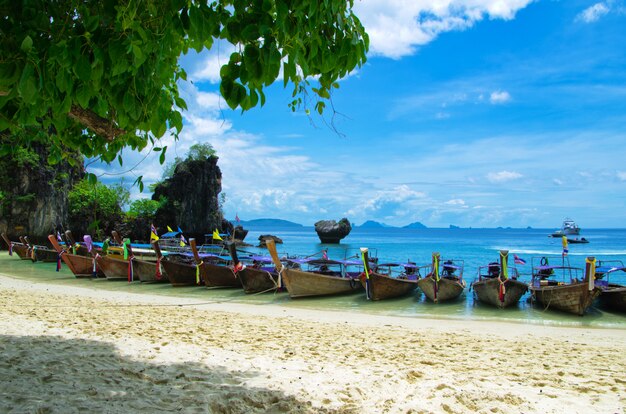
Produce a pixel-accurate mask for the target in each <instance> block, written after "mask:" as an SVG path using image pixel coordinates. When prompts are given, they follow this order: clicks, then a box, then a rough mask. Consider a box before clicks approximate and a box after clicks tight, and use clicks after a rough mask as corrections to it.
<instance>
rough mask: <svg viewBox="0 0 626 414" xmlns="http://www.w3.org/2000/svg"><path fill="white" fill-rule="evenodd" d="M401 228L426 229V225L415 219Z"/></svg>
mask: <svg viewBox="0 0 626 414" xmlns="http://www.w3.org/2000/svg"><path fill="white" fill-rule="evenodd" d="M402 228H403V229H427V228H428V227H426V226H424V225H423V224H422V223H420V222H419V221H416V222H414V223H411V224H407V225H406V226H404V227H402Z"/></svg>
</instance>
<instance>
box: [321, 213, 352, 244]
mask: <svg viewBox="0 0 626 414" xmlns="http://www.w3.org/2000/svg"><path fill="white" fill-rule="evenodd" d="M351 230H352V226H351V225H350V221H348V219H347V218H345V217H344V218H342V219H341V220H339V222H336V221H335V220H320V221H318V222H317V223H315V231H316V232H317V236H318V237H319V238H320V241H321V242H322V243H335V244H336V243H339V241H340V240H341V239H343V238H344V237H346V236H347V235H348V234H350V231H351Z"/></svg>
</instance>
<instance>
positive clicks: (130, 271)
mask: <svg viewBox="0 0 626 414" xmlns="http://www.w3.org/2000/svg"><path fill="white" fill-rule="evenodd" d="M124 245H126V244H124ZM134 258H135V256H130V257H129V258H128V283H130V282H132V281H133V276H134V275H133V259H134Z"/></svg>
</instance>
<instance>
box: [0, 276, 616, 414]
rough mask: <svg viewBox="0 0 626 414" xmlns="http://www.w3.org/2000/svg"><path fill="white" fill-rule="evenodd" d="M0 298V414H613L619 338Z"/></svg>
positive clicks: (277, 310)
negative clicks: (88, 413) (2, 382)
mask: <svg viewBox="0 0 626 414" xmlns="http://www.w3.org/2000/svg"><path fill="white" fill-rule="evenodd" d="M0 297H2V306H0V312H1V313H2V318H1V321H2V322H0V327H1V329H2V332H4V333H3V334H2V353H3V356H4V358H3V360H4V361H5V362H4V363H2V364H0V374H2V376H3V378H7V379H8V381H7V382H6V383H7V384H8V387H6V389H5V390H3V391H2V393H1V395H2V397H1V398H0V409H1V410H2V411H11V410H14V411H36V410H38V409H47V410H49V412H68V411H69V412H71V411H82V410H84V409H91V410H95V411H102V410H103V409H105V408H107V409H109V410H110V411H111V412H121V411H125V410H126V411H128V410H130V411H132V412H147V411H154V410H155V407H160V409H161V410H162V411H169V410H172V411H183V412H224V413H227V412H237V413H239V412H241V413H244V412H348V413H352V412H354V413H357V412H372V413H374V412H390V413H396V412H397V413H401V412H402V413H407V412H412V413H439V412H450V413H457V412H458V413H466V412H467V413H469V412H493V413H517V412H527V413H534V412H536V413H539V412H541V413H549V412H553V413H557V412H559V413H561V412H572V413H577V412H580V413H588V412H606V413H613V412H615V413H618V412H624V410H625V409H626V375H625V374H624V373H625V372H626V352H625V351H626V334H625V331H624V330H622V329H603V328H582V327H555V326H542V325H535V324H519V323H509V322H486V321H476V320H441V319H427V318H406V317H397V316H386V315H371V314H359V313H356V312H346V313H342V312H336V311H323V310H312V309H304V308H296V307H286V306H280V305H275V306H263V305H254V304H242V303H235V302H227V301H226V302H225V301H221V302H220V301H218V302H211V301H206V302H203V303H201V302H202V301H198V300H197V299H195V298H183V297H167V296H161V295H147V294H137V293H127V292H112V291H106V290H100V289H95V288H84V287H74V286H67V285H63V286H60V285H55V284H50V283H45V282H39V281H38V282H36V283H34V282H30V281H28V280H22V279H19V278H13V277H11V276H10V275H3V274H0ZM59 349H62V350H66V351H64V352H61V353H60V354H59V352H58V350H59ZM25 373H26V374H25ZM42 386H43V387H44V388H45V389H46V391H47V392H48V393H51V394H52V395H55V396H61V397H60V398H52V399H50V398H43V399H42V398H41V397H42V396H41V395H40V393H39V392H36V391H35V390H36V389H37V387H42ZM70 391H71V392H70Z"/></svg>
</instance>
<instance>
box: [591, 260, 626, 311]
mask: <svg viewBox="0 0 626 414" xmlns="http://www.w3.org/2000/svg"><path fill="white" fill-rule="evenodd" d="M617 272H624V273H626V267H624V264H623V263H622V262H621V261H604V260H603V261H598V267H596V280H595V284H596V286H598V287H599V288H600V289H601V290H602V293H601V294H600V306H602V307H603V308H606V309H610V310H614V311H618V312H626V285H622V284H618V283H611V280H610V277H611V275H617Z"/></svg>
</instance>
